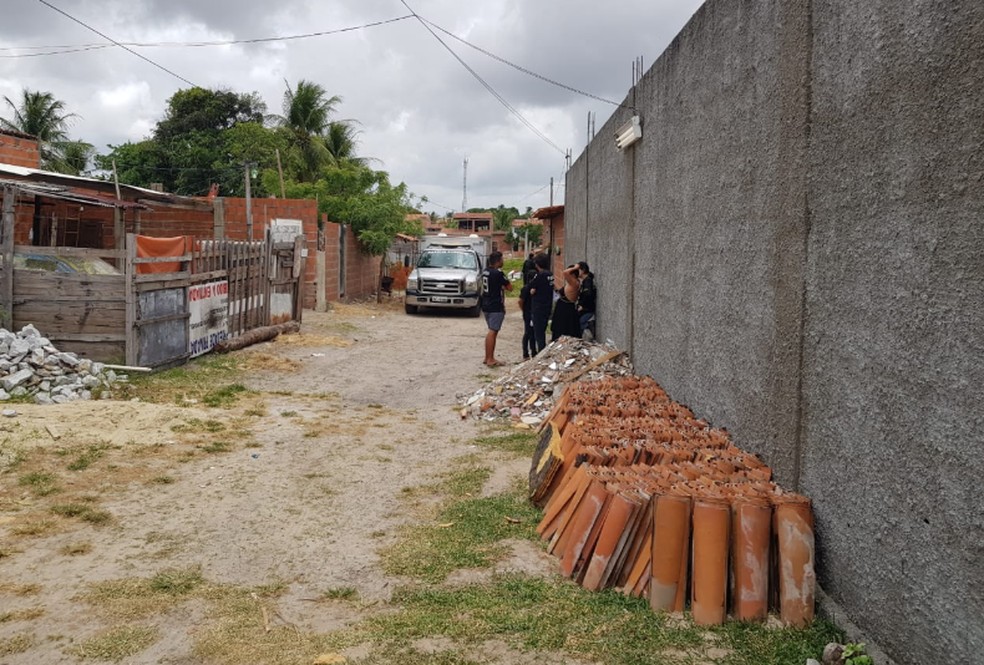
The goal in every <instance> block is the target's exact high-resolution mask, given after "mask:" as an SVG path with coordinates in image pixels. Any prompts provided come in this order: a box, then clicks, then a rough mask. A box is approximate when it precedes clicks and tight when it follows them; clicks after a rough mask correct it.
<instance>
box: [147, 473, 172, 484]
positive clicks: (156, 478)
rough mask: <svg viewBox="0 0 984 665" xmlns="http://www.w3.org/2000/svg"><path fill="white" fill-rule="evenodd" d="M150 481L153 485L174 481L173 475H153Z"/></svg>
mask: <svg viewBox="0 0 984 665" xmlns="http://www.w3.org/2000/svg"><path fill="white" fill-rule="evenodd" d="M150 482H151V483H153V484H154V485H171V484H173V483H174V476H166V475H164V476H154V477H153V478H151V479H150Z"/></svg>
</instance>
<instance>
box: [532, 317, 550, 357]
mask: <svg viewBox="0 0 984 665" xmlns="http://www.w3.org/2000/svg"><path fill="white" fill-rule="evenodd" d="M550 309H551V308H549V307H544V308H540V307H534V308H533V339H534V341H535V342H536V352H537V353H539V352H540V351H543V349H545V348H546V347H547V323H549V322H550Z"/></svg>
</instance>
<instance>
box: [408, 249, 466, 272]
mask: <svg viewBox="0 0 984 665" xmlns="http://www.w3.org/2000/svg"><path fill="white" fill-rule="evenodd" d="M417 266H418V267H419V268H461V269H463V270H478V261H476V259H475V254H473V253H472V252H424V253H423V254H421V255H420V260H419V261H418V262H417Z"/></svg>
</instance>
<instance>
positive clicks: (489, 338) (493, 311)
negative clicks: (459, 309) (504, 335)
mask: <svg viewBox="0 0 984 665" xmlns="http://www.w3.org/2000/svg"><path fill="white" fill-rule="evenodd" d="M502 263H503V261H502V252H492V253H491V254H489V262H488V265H487V266H486V268H485V270H483V271H482V302H481V304H482V312H483V313H484V314H485V324H486V325H487V326H488V329H489V331H488V332H487V333H486V334H485V361H484V362H485V364H486V365H487V366H488V367H497V366H498V365H501V364H502V363H500V362H499V361H498V360H496V359H495V342H496V338H497V337H498V335H499V330H500V329H501V328H502V322H503V320H505V318H506V291H512V282H510V281H509V280H508V279H506V276H505V275H504V274H502Z"/></svg>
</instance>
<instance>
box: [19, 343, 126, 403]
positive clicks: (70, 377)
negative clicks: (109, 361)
mask: <svg viewBox="0 0 984 665" xmlns="http://www.w3.org/2000/svg"><path fill="white" fill-rule="evenodd" d="M126 380H127V376H126V375H125V374H117V373H116V372H114V371H113V370H112V369H107V368H106V366H105V365H103V364H102V363H97V362H93V361H91V360H88V359H86V358H79V357H78V356H77V355H75V354H74V353H62V352H60V351H59V350H58V349H56V348H55V347H54V346H52V344H51V341H50V340H49V339H47V338H46V337H42V336H41V333H40V332H38V330H37V328H35V327H34V326H32V325H27V326H24V327H23V328H22V329H21V331H20V332H18V333H12V332H10V331H9V330H5V329H3V328H0V400H8V399H10V398H11V397H23V396H25V395H32V396H33V397H34V401H35V402H37V403H38V404H63V403H65V402H72V401H75V400H80V399H92V397H93V394H98V395H99V397H102V398H108V397H110V392H109V390H110V389H111V388H112V386H113V384H115V383H117V382H119V381H126Z"/></svg>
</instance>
